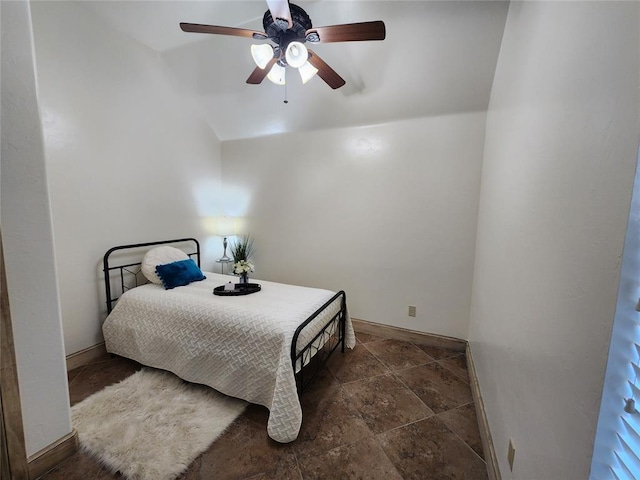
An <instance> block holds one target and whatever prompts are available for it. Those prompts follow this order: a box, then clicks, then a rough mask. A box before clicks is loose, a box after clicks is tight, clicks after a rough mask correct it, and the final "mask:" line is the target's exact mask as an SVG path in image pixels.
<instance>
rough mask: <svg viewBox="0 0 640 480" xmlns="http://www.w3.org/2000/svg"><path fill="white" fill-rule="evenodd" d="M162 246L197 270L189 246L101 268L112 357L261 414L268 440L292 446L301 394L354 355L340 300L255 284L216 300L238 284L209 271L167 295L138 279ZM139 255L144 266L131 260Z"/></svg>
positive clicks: (132, 252) (147, 246)
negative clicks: (219, 291)
mask: <svg viewBox="0 0 640 480" xmlns="http://www.w3.org/2000/svg"><path fill="white" fill-rule="evenodd" d="M159 246H162V247H164V246H171V247H174V246H175V247H180V248H181V249H182V251H184V252H185V254H186V255H187V256H188V258H190V259H192V260H193V262H195V263H196V264H197V266H198V267H199V266H200V244H199V242H198V241H197V240H196V239H193V238H184V239H176V240H167V241H160V242H149V243H141V244H134V245H123V246H118V247H114V248H111V249H109V251H107V253H106V254H105V256H104V259H103V270H104V275H105V296H106V303H107V312H108V316H107V318H106V320H105V322H104V324H103V328H102V330H103V334H104V338H105V345H106V348H107V351H108V352H110V353H113V354H116V355H120V356H123V357H127V358H131V359H133V360H136V361H138V362H140V363H142V364H143V365H148V366H151V367H154V368H160V369H163V370H168V371H171V372H173V373H175V374H176V375H178V376H179V377H181V378H182V379H184V380H187V381H189V382H194V383H200V384H204V385H208V386H210V387H212V388H214V389H216V390H218V391H220V392H222V393H224V394H226V395H230V396H233V397H237V398H242V399H244V400H247V401H249V402H251V403H256V404H260V405H264V406H265V407H267V408H268V409H269V412H270V413H269V420H268V423H267V432H268V434H269V436H270V437H271V438H272V439H274V440H276V441H278V442H282V443H286V442H291V441H293V440H295V439H296V438H297V436H298V432H299V430H300V426H301V424H302V408H301V405H300V401H299V393H300V392H302V390H303V389H304V388H305V387H306V386H307V385H309V383H310V381H311V379H312V377H313V373H314V372H317V371H318V370H319V367H320V366H321V365H322V364H323V363H324V361H326V359H327V358H328V357H329V356H330V355H331V354H332V353H334V352H335V351H336V350H337V349H338V348H340V349H341V350H342V352H344V350H345V347H349V348H353V347H354V346H355V335H354V332H353V327H352V325H351V320H350V318H349V315H348V313H347V306H346V295H345V293H344V291H339V292H332V291H329V290H323V289H317V288H308V287H301V286H296V285H286V284H281V283H276V282H268V281H259V284H260V287H261V290H260V291H259V292H257V293H253V294H251V295H244V296H218V295H214V294H213V289H214V288H215V287H218V286H221V285H224V284H227V283H228V282H230V281H231V282H232V283H235V282H237V277H233V276H229V275H221V274H217V273H211V272H203V273H204V276H205V277H206V278H203V279H200V280H198V281H193V282H191V283H189V284H188V285H184V286H179V287H177V288H171V289H165V286H163V285H162V284H160V285H158V284H156V283H147V280H146V278H144V275H140V271H141V269H143V267H144V266H145V264H148V263H149V261H147V257H148V256H149V254H151V253H153V252H155V251H156V250H158V248H157V247H159ZM154 248H155V249H156V250H153V251H152V250H151V249H154ZM143 253H144V254H145V257H144V260H142V261H140V260H139V258H140V257H138V259H137V260H133V259H134V258H135V257H136V256H137V255H141V254H143ZM185 262H187V261H186V260H185ZM188 262H190V263H193V262H191V260H189V261H188ZM152 263H153V262H152ZM147 267H148V265H147ZM157 268H158V272H160V268H161V267H157ZM198 271H199V269H198ZM251 281H252V282H257V281H256V280H251Z"/></svg>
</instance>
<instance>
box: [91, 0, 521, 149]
mask: <svg viewBox="0 0 640 480" xmlns="http://www.w3.org/2000/svg"><path fill="white" fill-rule="evenodd" d="M83 3H84V4H85V5H86V6H87V7H88V8H90V9H91V10H92V11H93V12H94V13H96V14H98V15H99V16H100V17H101V18H102V19H103V20H104V21H105V22H107V23H109V24H111V25H112V26H113V27H114V28H116V29H117V30H120V31H122V32H123V33H125V34H127V35H129V36H130V37H132V38H134V39H136V40H137V41H139V42H141V43H143V44H144V45H146V46H148V47H150V48H152V49H154V50H156V51H158V52H160V53H161V56H162V59H163V60H164V62H165V65H166V69H167V73H168V75H169V76H170V78H171V79H172V81H173V82H174V83H175V85H176V89H177V90H178V91H180V92H181V93H182V94H183V95H185V97H186V98H189V99H190V100H192V101H193V103H194V104H195V105H197V108H199V109H201V111H202V113H203V115H204V116H205V117H206V118H207V120H208V122H209V123H210V124H211V126H212V128H213V129H214V130H215V132H216V133H217V135H218V137H219V138H220V139H221V140H229V139H237V138H247V137H253V136H261V135H269V134H274V133H281V132H291V131H301V130H313V129H323V128H332V127H345V126H360V125H371V124H379V123H385V122H389V121H394V120H399V119H403V118H414V117H423V116H434V115H446V114H452V113H461V112H472V111H480V110H485V109H486V108H487V105H488V102H489V94H490V90H491V82H492V81H493V74H494V71H495V65H496V60H497V57H498V52H499V49H500V42H501V39H502V33H503V30H504V24H505V19H506V15H507V10H508V2H502V1H486V2H485V1H468V2H463V1H456V0H447V1H438V2H436V1H406V2H405V1H395V0H394V1H363V0H360V1H337V0H316V1H299V2H297V4H299V5H300V6H301V7H302V8H304V9H305V10H306V11H307V13H308V14H309V16H310V17H311V20H312V22H313V25H314V26H325V25H335V24H340V23H352V22H361V21H369V20H383V21H384V22H385V24H386V29H387V38H386V39H385V40H384V41H370V42H349V43H332V44H325V45H322V44H319V45H315V46H313V47H312V49H313V50H314V52H315V53H317V54H318V55H319V56H320V57H322V58H323V59H324V60H325V61H326V62H327V63H328V64H329V65H331V67H332V68H334V69H335V70H336V71H337V72H338V73H339V74H340V75H341V76H342V77H343V78H344V79H345V80H346V82H347V84H346V85H345V86H344V87H342V88H340V89H337V90H332V89H331V88H329V86H328V85H326V84H325V83H324V82H323V81H322V80H321V79H320V78H319V77H315V78H313V79H312V80H311V81H310V82H309V83H307V84H306V85H302V84H301V82H300V79H299V77H298V75H297V72H295V71H293V70H291V69H288V72H287V73H288V76H287V80H288V81H287V87H286V90H287V97H288V100H289V102H288V103H287V104H284V103H283V100H284V96H285V88H284V87H281V86H276V85H274V84H272V83H271V82H270V81H269V80H266V79H265V81H264V82H263V83H262V84H261V85H248V84H247V83H245V80H246V79H247V77H248V76H249V74H250V73H251V71H252V70H253V68H254V64H253V61H252V59H251V54H250V51H249V48H250V45H251V44H252V43H257V42H255V41H253V40H251V39H248V38H241V37H229V36H223V35H206V34H196V33H185V32H182V31H181V30H180V28H179V26H178V24H179V23H180V22H189V23H203V24H211V25H225V26H232V27H244V28H249V29H253V30H259V31H262V30H263V28H262V16H263V14H264V12H265V11H266V9H267V7H266V3H265V2H264V1H253V0H252V1H237V0H236V1H95V2H83Z"/></svg>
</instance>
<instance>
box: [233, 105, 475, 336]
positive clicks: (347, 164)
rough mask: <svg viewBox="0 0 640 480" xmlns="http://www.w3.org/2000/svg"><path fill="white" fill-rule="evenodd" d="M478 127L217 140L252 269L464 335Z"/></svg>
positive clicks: (388, 316)
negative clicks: (245, 230)
mask: <svg viewBox="0 0 640 480" xmlns="http://www.w3.org/2000/svg"><path fill="white" fill-rule="evenodd" d="M484 128H485V114H484V113H469V114H458V115H448V116H441V117H432V118H424V119H415V120H405V121H401V122H395V123H390V124H384V125H378V126H369V127H361V128H345V129H336V130H325V131H316V132H310V133H295V134H286V135H277V136H271V137H263V138H260V139H253V140H238V141H228V142H223V144H222V158H223V180H224V185H225V189H227V193H226V197H225V199H226V203H225V208H226V211H227V213H228V214H230V215H248V216H249V225H250V231H251V233H252V234H253V236H254V237H255V240H256V248H257V252H256V255H255V263H256V272H255V275H256V276H257V277H259V278H262V279H268V280H275V281H281V282H286V283H297V284H303V285H309V286H315V287H323V288H329V289H332V290H339V289H344V290H345V291H346V293H347V300H348V305H349V311H350V314H351V316H352V317H354V318H359V319H364V320H368V321H372V322H378V323H384V324H387V325H394V326H399V327H404V328H409V329H413V330H418V331H424V332H432V333H438V334H441V335H449V336H454V337H460V338H466V337H467V333H468V318H469V307H470V300H471V280H472V273H473V256H474V245H475V234H476V221H477V199H478V195H479V188H480V183H479V180H480V168H481V155H482V148H483V137H484ZM410 304H411V305H415V306H416V307H417V317H416V318H410V317H408V315H407V313H408V306H409V305H410Z"/></svg>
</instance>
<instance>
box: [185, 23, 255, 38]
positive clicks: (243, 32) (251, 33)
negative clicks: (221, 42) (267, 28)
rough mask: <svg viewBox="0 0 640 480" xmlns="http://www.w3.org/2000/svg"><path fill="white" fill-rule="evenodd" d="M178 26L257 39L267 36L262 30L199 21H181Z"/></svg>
mask: <svg viewBox="0 0 640 480" xmlns="http://www.w3.org/2000/svg"><path fill="white" fill-rule="evenodd" d="M180 28H181V29H182V31H183V32H192V33H213V34H217V35H232V36H235V37H247V38H255V39H257V40H260V39H265V38H267V35H266V34H265V33H264V32H257V31H255V30H247V29H246V28H234V27H220V26H217V25H201V24H199V23H181V24H180Z"/></svg>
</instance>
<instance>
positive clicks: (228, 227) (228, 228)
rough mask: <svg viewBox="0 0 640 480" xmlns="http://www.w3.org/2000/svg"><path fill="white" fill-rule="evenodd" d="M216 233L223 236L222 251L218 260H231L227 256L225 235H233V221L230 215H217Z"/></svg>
mask: <svg viewBox="0 0 640 480" xmlns="http://www.w3.org/2000/svg"><path fill="white" fill-rule="evenodd" d="M216 233H217V234H218V235H219V236H220V237H222V238H223V240H222V245H223V246H224V252H223V254H222V257H220V258H219V259H218V260H217V261H218V262H231V261H232V259H231V258H229V257H228V256H227V237H231V236H232V235H235V234H236V232H235V222H234V221H233V218H232V217H218V218H217V221H216Z"/></svg>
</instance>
